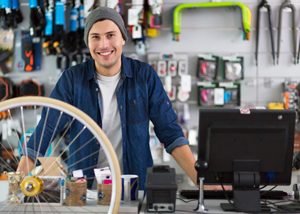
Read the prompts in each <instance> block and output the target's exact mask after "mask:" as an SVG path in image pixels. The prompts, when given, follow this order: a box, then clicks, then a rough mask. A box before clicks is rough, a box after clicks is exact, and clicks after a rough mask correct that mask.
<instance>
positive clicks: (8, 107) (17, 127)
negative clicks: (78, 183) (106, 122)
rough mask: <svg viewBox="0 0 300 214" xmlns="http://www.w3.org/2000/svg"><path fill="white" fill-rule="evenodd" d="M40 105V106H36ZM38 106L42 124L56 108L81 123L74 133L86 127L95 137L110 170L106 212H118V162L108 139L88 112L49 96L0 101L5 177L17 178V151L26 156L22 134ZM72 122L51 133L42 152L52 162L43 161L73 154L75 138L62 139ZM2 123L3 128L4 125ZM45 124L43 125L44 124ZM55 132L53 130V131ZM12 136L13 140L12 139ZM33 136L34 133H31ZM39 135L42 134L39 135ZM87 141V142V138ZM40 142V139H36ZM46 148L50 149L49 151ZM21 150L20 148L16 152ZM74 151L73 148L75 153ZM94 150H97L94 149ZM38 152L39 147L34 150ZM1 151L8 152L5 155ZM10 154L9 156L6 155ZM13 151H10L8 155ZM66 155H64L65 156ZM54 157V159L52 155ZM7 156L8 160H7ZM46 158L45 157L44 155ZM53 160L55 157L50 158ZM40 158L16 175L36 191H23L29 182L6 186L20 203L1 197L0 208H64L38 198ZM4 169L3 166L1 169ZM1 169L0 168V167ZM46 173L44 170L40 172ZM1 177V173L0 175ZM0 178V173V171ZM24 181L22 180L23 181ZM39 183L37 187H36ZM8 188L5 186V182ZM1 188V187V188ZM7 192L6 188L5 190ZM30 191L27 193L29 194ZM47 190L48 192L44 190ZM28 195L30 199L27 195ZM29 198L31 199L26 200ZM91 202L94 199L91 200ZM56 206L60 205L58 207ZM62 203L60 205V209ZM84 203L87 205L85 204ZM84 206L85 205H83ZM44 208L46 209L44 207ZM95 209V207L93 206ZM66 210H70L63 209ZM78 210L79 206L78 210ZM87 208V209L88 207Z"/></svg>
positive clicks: (65, 168)
mask: <svg viewBox="0 0 300 214" xmlns="http://www.w3.org/2000/svg"><path fill="white" fill-rule="evenodd" d="M40 107H42V108H40ZM41 109H44V112H47V113H46V119H45V120H44V122H45V124H46V122H47V116H49V115H50V114H49V115H48V113H49V112H57V113H58V115H60V116H62V115H63V116H67V117H68V118H71V119H72V120H71V121H72V122H74V121H76V122H77V123H80V124H82V127H83V128H82V132H80V133H78V135H77V137H78V136H79V135H80V134H82V133H83V132H84V131H89V132H90V133H91V134H92V136H93V138H92V139H90V141H92V140H93V141H94V140H96V142H98V143H99V144H100V147H101V149H103V151H104V153H105V155H106V158H107V161H108V164H109V167H110V170H111V173H112V178H111V179H112V192H111V198H110V205H109V207H108V210H107V212H108V213H118V210H119V206H120V199H121V171H120V166H119V162H118V159H117V156H116V154H115V152H114V149H113V147H112V145H111V143H110V141H109V139H108V138H107V137H106V135H105V134H104V132H103V131H102V130H101V128H100V127H99V126H98V125H97V124H96V123H95V122H94V120H92V119H91V118H90V117H89V116H88V115H86V114H85V113H84V112H82V111H81V110H79V109H77V108H75V107H74V106H71V105H69V104H67V103H65V102H62V101H59V100H55V99H52V98H46V97H31V96H28V97H20V98H13V99H10V100H6V101H3V102H1V103H0V112H6V115H7V118H6V119H5V120H4V119H2V120H1V123H2V141H1V147H0V151H2V153H0V154H1V156H0V166H1V165H2V168H4V169H6V170H7V171H8V177H9V179H12V178H11V176H13V179H14V181H17V179H18V175H17V174H16V173H15V171H16V166H17V165H18V164H19V161H20V154H19V153H22V154H23V155H25V156H27V154H28V153H27V149H26V138H28V136H27V134H28V133H27V132H26V131H27V130H31V129H32V127H34V126H35V125H36V124H37V122H38V120H39V119H38V117H39V115H40V112H41ZM60 119H61V117H58V118H57V124H58V123H59V122H60ZM72 122H71V123H69V124H68V126H66V128H65V129H64V132H63V133H62V134H61V135H60V136H59V137H56V136H51V142H50V145H49V147H48V150H47V152H46V153H45V154H46V156H47V157H49V158H50V157H51V158H52V159H51V160H52V162H51V163H48V164H47V165H48V166H49V165H50V166H52V165H53V164H55V163H56V160H61V159H63V160H66V158H67V159H68V158H69V157H70V156H71V155H75V154H68V149H69V148H70V146H72V144H73V143H74V142H77V141H76V140H75V139H68V141H67V142H68V143H67V144H66V141H65V140H64V139H65V138H66V136H67V133H68V131H69V129H70V127H72V125H71V124H72ZM5 127H6V128H5ZM44 127H45V125H44ZM44 131H45V129H43V132H42V134H43V133H44ZM54 133H55V131H54ZM30 134H32V130H31V131H30ZM12 136H14V138H16V139H15V140H12ZM33 137H36V136H33ZM41 138H42V137H41ZM90 141H89V142H90ZM89 142H84V143H82V145H81V147H80V148H79V149H78V150H80V149H82V148H83V147H84V146H88V144H89ZM39 144H41V142H39ZM49 150H50V151H49ZM20 151H21V152H20ZM76 152H78V151H75V153H76ZM96 152H98V151H96ZM37 153H38V154H39V151H38V152H37ZM4 154H8V157H7V156H6V157H5V155H4ZM10 154H11V156H9V155H10ZM12 154H13V155H12ZM66 156H67V157H66ZM53 158H54V159H53ZM8 159H10V160H9V161H7V160H8ZM47 160H48V159H47ZM53 160H55V161H53ZM78 161H85V159H84V158H83V159H81V160H78ZM40 164H41V161H37V160H35V161H34V168H35V171H33V172H34V173H33V174H32V175H30V176H26V177H25V178H24V177H22V176H21V177H20V181H18V182H17V183H18V184H20V183H22V181H24V179H27V180H26V181H27V182H29V183H30V187H31V188H32V187H33V186H34V187H36V189H35V190H36V191H33V192H30V191H27V190H28V188H29V186H28V185H27V186H26V188H27V190H26V188H23V189H22V187H21V186H20V185H17V186H16V187H15V188H17V190H11V189H10V190H9V191H10V193H12V192H11V191H15V192H13V197H15V196H16V197H17V198H19V199H20V202H21V203H17V202H16V201H14V202H15V203H11V201H9V200H13V199H11V198H8V199H7V200H5V201H2V202H0V205H1V204H2V206H0V212H15V211H17V212H22V211H23V212H28V210H31V211H34V212H47V210H48V212H49V210H50V212H61V211H62V212H64V209H68V208H67V207H65V206H53V204H52V203H49V202H48V201H47V199H45V198H44V200H43V203H42V202H41V201H40V199H41V198H39V197H38V196H39V194H40V193H41V192H43V191H45V190H43V185H44V183H43V182H45V178H44V177H42V176H40V177H39V174H38V173H37V172H36V171H38V169H39V167H40ZM50 166H49V168H48V170H52V168H51V167H50ZM60 167H61V168H60V169H61V170H63V171H68V167H69V166H68V165H67V164H66V163H65V162H64V161H62V164H61V165H60ZM2 171H4V170H2ZM0 173H1V170H0ZM45 174H47V173H46V172H44V175H45ZM2 177H3V175H2ZM0 178H1V174H0ZM23 183H24V182H23ZM37 187H39V188H37ZM7 188H8V186H7ZM9 188H12V189H13V188H14V187H13V184H11V183H10V184H9ZM1 192H3V190H2V191H1ZM6 192H7V191H6ZM29 193H30V194H29ZM48 194H50V193H48ZM30 197H31V199H30ZM25 198H27V203H24V199H25ZM92 200H95V201H96V200H97V197H96V198H93V199H92ZM28 202H31V203H28ZM93 204H95V203H93ZM98 206H100V205H95V206H93V207H98ZM58 207H60V208H58ZM61 207H63V208H64V209H62V208H61ZM86 207H87V206H86ZM86 207H85V208H86ZM45 210H46V211H45ZM95 210H96V209H95ZM67 211H69V212H70V210H67ZM71 212H76V210H71ZM80 212H82V210H81V211H80ZM88 212H91V210H89V211H88Z"/></svg>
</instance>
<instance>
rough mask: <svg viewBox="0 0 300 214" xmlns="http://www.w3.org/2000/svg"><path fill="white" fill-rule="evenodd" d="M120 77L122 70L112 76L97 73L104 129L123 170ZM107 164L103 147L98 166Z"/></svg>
mask: <svg viewBox="0 0 300 214" xmlns="http://www.w3.org/2000/svg"><path fill="white" fill-rule="evenodd" d="M120 78H121V72H119V73H117V74H116V75H114V76H110V77H108V76H103V75H101V74H99V73H97V83H98V85H99V87H100V92H101V93H100V94H101V96H102V108H101V110H102V112H101V117H102V130H103V131H104V133H105V134H106V136H107V137H108V139H109V140H110V142H111V144H112V146H113V148H114V150H115V152H116V154H117V157H118V159H119V163H120V167H121V171H122V168H123V167H122V166H123V164H122V157H123V155H122V130H121V119H120V113H119V109H118V103H117V96H116V87H117V85H118V82H119V80H120ZM105 166H108V160H107V158H106V155H105V153H104V151H103V149H102V148H101V149H100V152H99V159H98V167H100V168H102V167H105Z"/></svg>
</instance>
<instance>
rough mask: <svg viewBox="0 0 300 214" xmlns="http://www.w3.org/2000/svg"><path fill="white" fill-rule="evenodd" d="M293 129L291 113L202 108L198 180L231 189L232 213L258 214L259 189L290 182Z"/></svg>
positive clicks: (293, 119) (293, 115) (293, 122)
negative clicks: (246, 213) (224, 185)
mask: <svg viewBox="0 0 300 214" xmlns="http://www.w3.org/2000/svg"><path fill="white" fill-rule="evenodd" d="M294 129H295V112H294V111H292V110H265V109H242V110H241V109H224V108H213V109H202V108H201V109H200V110H199V135H198V160H197V162H198V166H200V167H199V168H198V177H202V178H204V184H232V186H233V195H234V197H233V200H234V201H233V202H234V203H233V205H234V208H236V210H238V211H246V212H260V211H261V209H260V194H259V186H260V185H289V184H290V182H291V172H292V160H293V145H294ZM222 208H224V207H222ZM225 209H226V208H225ZM229 209H232V207H230V208H229Z"/></svg>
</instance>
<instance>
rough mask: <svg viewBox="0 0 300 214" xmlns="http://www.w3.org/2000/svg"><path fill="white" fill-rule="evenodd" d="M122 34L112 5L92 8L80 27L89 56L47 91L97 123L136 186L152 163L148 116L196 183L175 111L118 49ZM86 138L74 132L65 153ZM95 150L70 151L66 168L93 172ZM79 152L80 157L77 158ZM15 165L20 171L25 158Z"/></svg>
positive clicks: (146, 70) (98, 162) (142, 68)
mask: <svg viewBox="0 0 300 214" xmlns="http://www.w3.org/2000/svg"><path fill="white" fill-rule="evenodd" d="M126 40H127V33H126V28H125V25H124V22H123V20H122V17H121V16H120V15H119V14H118V13H117V12H116V11H115V10H113V9H110V8H106V7H100V8H97V9H95V10H94V11H92V12H91V13H90V14H89V15H88V17H87V19H86V27H85V31H84V41H85V43H86V45H87V46H88V48H89V51H90V54H91V56H92V59H91V60H89V61H87V62H84V63H82V64H80V65H76V66H74V67H71V68H69V69H67V70H66V71H64V72H63V74H62V76H61V77H60V79H59V81H58V82H57V84H56V86H55V88H54V89H53V91H52V93H51V96H50V97H52V98H56V99H59V100H62V101H65V102H67V103H69V104H71V105H74V106H76V107H77V108H79V109H81V110H82V111H84V112H85V113H87V114H88V115H89V116H90V117H91V118H92V119H94V120H95V121H96V122H97V123H98V124H99V126H100V127H101V128H102V129H103V131H104V132H105V134H106V135H107V137H108V138H109V140H110V141H111V143H112V145H113V147H114V149H115V151H116V153H117V156H118V157H119V163H120V166H121V171H122V174H137V175H138V176H139V179H140V188H141V189H144V185H145V179H146V170H147V168H148V167H151V166H152V165H153V160H152V157H151V152H150V148H149V120H151V121H152V123H153V124H154V127H155V133H156V135H157V137H158V138H159V140H160V142H162V143H163V144H164V147H165V149H166V151H167V152H168V153H170V154H172V156H173V157H174V158H175V160H176V161H177V162H178V164H179V165H180V166H181V167H182V168H183V169H184V170H185V172H186V173H187V175H188V176H189V177H190V178H191V179H192V180H193V182H194V183H196V176H197V174H196V170H195V169H194V164H195V159H194V157H193V155H192V152H191V150H190V148H189V146H188V141H187V140H186V139H185V138H184V135H183V133H182V130H181V128H180V126H179V125H178V124H177V116H176V114H175V112H174V110H173V109H172V106H171V102H170V100H169V99H168V96H167V94H166V92H165V91H164V88H163V85H162V83H161V81H160V79H159V77H158V75H157V74H156V72H155V71H154V70H153V68H152V67H151V66H150V65H148V64H146V63H143V62H140V61H137V60H133V59H130V58H126V57H125V56H124V55H123V54H122V50H123V46H124V45H125V42H126ZM52 118H55V117H52ZM48 120H50V121H48ZM48 120H47V123H50V124H51V123H52V124H55V122H56V120H55V119H51V118H50V119H48ZM44 121H45V112H44V114H43V116H42V119H41V121H40V123H39V125H38V126H37V128H36V132H37V134H36V136H41V131H42V129H43V126H42V124H44ZM67 122H68V118H64V119H63V120H62V122H61V123H60V125H59V127H58V130H62V129H63V127H64V126H65V124H66V123H67ZM81 128H82V127H81V126H80V125H79V124H76V123H75V124H72V129H71V131H70V135H71V136H73V137H75V136H76V135H77V134H78V133H79V131H80V129H81ZM53 129H54V125H52V126H51V125H48V124H47V128H46V133H45V134H44V135H43V143H42V145H41V146H40V152H39V153H40V155H43V154H44V153H45V151H46V149H47V147H48V145H49V141H50V136H52V135H53ZM91 138H92V136H91V134H90V133H83V134H82V135H80V136H79V138H78V139H77V140H76V143H73V144H72V146H71V147H70V149H69V154H72V152H74V151H77V150H78V148H80V146H81V145H82V144H83V142H87V141H88V140H89V139H91ZM71 139H72V138H71ZM35 142H39V140H36V141H35ZM47 142H48V143H47ZM27 145H28V146H27V147H28V149H27V150H28V156H29V158H28V159H29V160H30V159H34V158H36V156H37V151H36V149H34V148H38V145H34V141H33V140H32V139H31V140H30V141H29V142H28V144H27ZM95 151H99V144H97V143H96V142H91V143H90V144H89V146H85V147H84V149H82V150H81V151H80V152H79V153H78V154H76V155H73V156H72V157H70V158H69V160H68V165H69V166H72V167H71V168H72V169H84V173H85V174H86V175H87V177H94V175H93V168H96V167H97V166H98V167H99V166H105V165H107V163H105V161H106V160H105V159H106V158H105V155H104V153H103V152H101V150H100V152H96V154H94V155H91V154H93V153H95ZM84 157H86V159H85V160H84V161H80V162H78V160H81V159H82V158H84ZM30 162H31V163H32V161H31V160H30ZM72 169H69V170H72ZM18 170H19V171H23V172H26V164H25V161H22V163H21V164H20V165H19V169H18Z"/></svg>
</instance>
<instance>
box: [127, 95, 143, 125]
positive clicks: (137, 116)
mask: <svg viewBox="0 0 300 214" xmlns="http://www.w3.org/2000/svg"><path fill="white" fill-rule="evenodd" d="M126 117H127V122H128V123H129V124H137V123H142V122H145V121H147V118H148V116H147V107H146V104H145V102H144V100H143V99H142V98H139V97H137V98H133V99H130V100H128V103H127V106H126Z"/></svg>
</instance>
